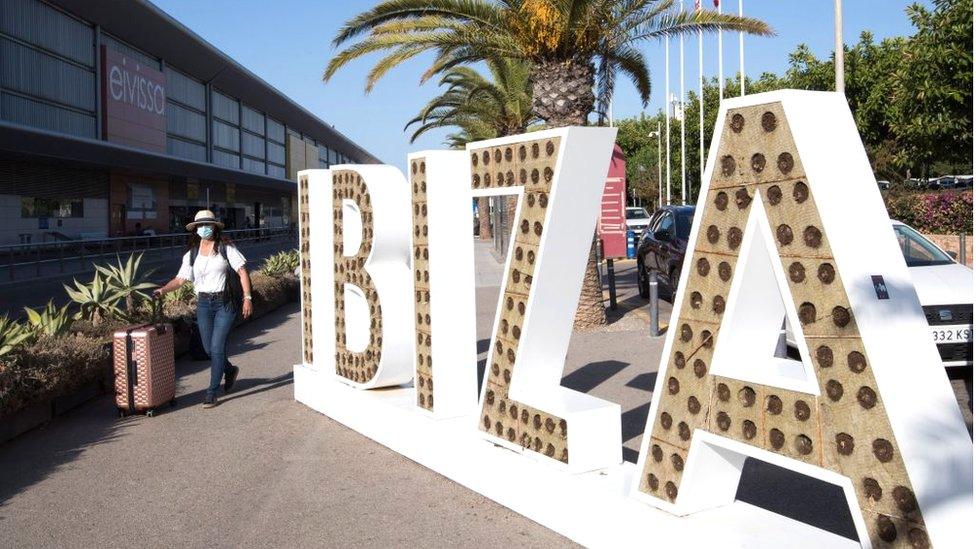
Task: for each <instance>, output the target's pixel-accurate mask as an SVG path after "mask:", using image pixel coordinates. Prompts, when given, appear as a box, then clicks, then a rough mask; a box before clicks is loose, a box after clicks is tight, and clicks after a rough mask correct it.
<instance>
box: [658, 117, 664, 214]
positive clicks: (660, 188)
mask: <svg viewBox="0 0 976 549" xmlns="http://www.w3.org/2000/svg"><path fill="white" fill-rule="evenodd" d="M663 205H664V187H663V186H662V185H661V123H660V122H658V123H657V207H658V208H660V207H661V206H663Z"/></svg>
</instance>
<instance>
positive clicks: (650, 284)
mask: <svg viewBox="0 0 976 549" xmlns="http://www.w3.org/2000/svg"><path fill="white" fill-rule="evenodd" d="M647 289H648V294H647V297H648V298H649V299H650V303H649V305H650V307H651V337H658V336H660V335H661V322H660V320H661V319H660V318H658V317H659V311H658V303H657V273H656V272H655V271H654V269H647Z"/></svg>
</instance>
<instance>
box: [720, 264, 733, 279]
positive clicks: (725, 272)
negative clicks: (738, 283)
mask: <svg viewBox="0 0 976 549" xmlns="http://www.w3.org/2000/svg"><path fill="white" fill-rule="evenodd" d="M718 277H719V278H721V279H722V282H728V281H729V279H730V278H732V266H731V265H729V264H728V262H725V261H723V262H721V263H719V264H718Z"/></svg>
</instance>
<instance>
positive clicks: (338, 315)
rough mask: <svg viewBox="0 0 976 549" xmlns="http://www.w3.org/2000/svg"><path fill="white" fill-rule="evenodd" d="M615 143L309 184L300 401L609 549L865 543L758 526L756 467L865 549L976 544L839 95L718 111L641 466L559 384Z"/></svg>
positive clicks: (946, 432)
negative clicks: (479, 323) (497, 206)
mask: <svg viewBox="0 0 976 549" xmlns="http://www.w3.org/2000/svg"><path fill="white" fill-rule="evenodd" d="M614 136H615V132H614V130H613V129H607V128H562V129H558V130H549V131H543V132H537V133H530V134H525V135H521V136H515V137H510V138H503V139H498V140H492V141H484V142H478V143H472V144H470V145H468V147H467V149H466V151H463V152H462V151H424V152H420V153H415V154H412V155H410V156H409V158H408V159H407V166H406V168H407V174H406V177H404V175H403V174H402V173H401V172H400V171H399V170H397V169H395V168H392V167H388V166H336V167H334V168H333V169H331V170H309V171H305V172H301V174H300V176H299V205H300V213H301V215H300V222H301V252H302V318H303V353H302V356H303V363H302V364H301V365H299V366H296V368H295V394H296V398H297V399H298V400H300V401H302V402H304V403H306V404H308V405H309V406H311V407H312V408H314V409H316V410H319V411H321V412H323V413H325V414H327V415H329V416H330V417H333V418H334V419H336V420H338V421H340V422H342V423H345V424H347V425H349V426H350V427H352V428H354V429H356V430H358V431H360V432H362V433H363V434H365V435H366V436H368V437H370V438H373V439H374V440H377V441H379V442H380V443H382V444H385V445H387V446H389V447H391V448H393V449H394V450H396V451H398V452H400V453H402V454H404V455H406V456H407V457H409V458H411V459H413V460H415V461H418V462H419V463H422V464H424V465H426V466H428V467H430V468H432V469H434V470H436V471H438V472H440V473H441V474H444V475H445V476H447V477H449V478H452V479H454V480H456V481H457V482H460V483H462V484H464V485H466V486H468V487H470V488H472V489H474V490H477V491H479V492H481V493H483V494H485V495H487V496H488V497H491V498H492V499H495V500H497V501H499V502H501V503H502V504H504V505H507V506H509V507H512V508H513V509H515V510H517V511H519V512H521V513H523V514H526V515H527V516H529V517H530V518H532V519H534V520H536V521H538V522H540V523H542V524H544V525H546V526H549V527H550V528H553V529H555V530H557V531H559V532H561V533H563V534H565V535H567V536H569V537H571V538H573V539H575V540H576V541H579V542H581V543H584V544H588V545H607V546H619V545H627V544H646V543H647V541H648V540H654V539H658V540H661V541H669V540H673V541H679V540H680V541H683V542H684V543H691V544H696V543H701V544H704V543H725V544H732V545H749V546H777V545H780V544H781V543H783V541H784V540H786V539H790V538H789V537H788V536H789V533H790V532H793V534H795V533H797V532H800V533H801V534H802V535H803V536H804V538H803V539H806V540H807V541H809V542H810V543H816V544H820V545H822V544H830V543H842V542H843V541H844V540H842V539H840V538H838V537H836V536H833V535H828V534H826V533H824V532H821V531H818V530H816V529H813V528H812V527H806V528H805V529H804V527H803V526H802V525H798V523H793V522H791V521H779V520H778V519H776V518H770V515H758V516H752V517H744V516H743V515H742V514H741V513H742V512H743V511H742V510H741V508H740V507H737V506H736V505H735V504H734V499H735V493H736V487H737V485H738V481H739V477H740V474H741V471H742V468H743V464H744V461H745V459H746V458H747V457H753V458H757V459H760V460H764V461H767V462H771V463H774V464H776V465H779V466H781V467H786V468H789V469H792V470H794V471H797V472H799V473H801V474H804V475H808V476H811V477H815V478H818V479H820V480H823V481H826V482H829V483H833V484H835V485H837V486H839V487H840V488H841V489H842V490H843V492H844V494H845V498H846V502H847V507H849V510H850V515H851V516H852V517H853V521H854V524H855V529H856V530H857V534H858V539H859V542H860V544H861V545H863V546H871V545H874V546H884V545H889V544H890V545H897V546H906V547H907V546H912V547H928V546H930V545H934V546H940V547H941V546H952V545H954V544H956V543H958V542H960V541H961V540H962V539H964V538H963V533H964V532H965V531H966V529H967V526H968V519H967V513H968V512H969V511H970V510H971V505H972V443H971V441H970V439H969V436H968V433H967V431H966V428H965V426H964V424H963V422H962V419H961V416H960V414H959V411H958V408H957V406H956V403H955V400H954V398H953V394H952V391H951V388H950V387H949V384H948V381H947V379H946V377H945V374H944V372H943V371H942V369H941V364H940V361H939V358H938V356H937V354H936V351H935V349H934V348H933V347H932V346H931V345H930V342H929V341H928V340H927V339H926V337H925V334H926V331H925V320H924V317H923V316H922V313H921V308H920V306H919V303H918V298H917V296H916V295H915V292H914V289H913V287H912V285H911V280H910V278H909V275H908V271H907V267H906V266H905V263H904V261H903V260H902V258H901V255H900V253H899V250H898V248H897V244H896V243H895V240H894V238H893V236H892V233H891V228H890V223H889V221H888V219H887V215H886V213H885V210H884V207H883V204H882V203H881V201H880V197H879V196H878V193H877V189H876V187H875V185H874V181H873V176H872V174H871V172H870V167H869V165H868V163H867V159H866V157H865V155H864V152H863V148H862V147H861V145H860V141H859V139H858V135H857V132H856V130H855V127H854V124H853V121H852V119H851V117H850V113H849V112H848V110H847V106H846V104H845V103H844V101H843V98H842V97H839V96H836V95H835V94H831V93H814V92H790V91H784V92H776V93H770V94H763V95H759V96H752V97H746V98H740V99H736V100H730V101H726V102H724V103H723V108H722V109H721V112H720V114H719V124H718V125H717V129H716V135H715V139H714V140H713V144H712V150H711V152H710V156H709V164H708V167H707V170H706V173H708V174H710V178H709V180H708V181H707V182H706V184H704V185H703V189H702V191H701V196H700V199H699V207H698V209H697V212H696V217H695V221H694V225H693V229H692V238H691V242H690V243H689V253H688V254H687V255H686V259H685V265H684V269H683V271H682V273H683V274H682V279H681V282H680V284H679V288H678V292H677V300H676V303H675V308H674V312H673V314H672V319H671V324H670V326H671V327H672V329H671V330H670V331H669V333H668V336H667V338H666V340H665V348H664V355H663V357H662V360H661V365H660V368H659V372H658V376H657V385H656V387H655V389H654V393H653V400H652V402H651V408H650V414H649V417H648V423H647V429H646V431H645V436H644V438H643V448H642V452H641V455H640V460H639V463H638V465H637V466H636V467H635V466H634V465H631V464H629V463H622V462H621V461H622V460H621V430H620V407H619V406H618V405H617V404H614V403H610V402H606V401H604V400H601V399H597V398H595V397H592V396H590V395H586V394H582V393H578V392H575V391H572V390H569V389H567V388H564V387H561V386H560V379H561V377H562V371H563V362H564V357H565V355H566V351H567V349H568V345H569V338H570V334H571V329H572V317H573V311H574V310H575V307H576V296H578V295H579V291H580V287H581V283H582V282H581V281H582V279H583V273H584V269H585V264H586V256H587V251H588V248H589V242H590V238H591V236H592V233H593V230H594V227H595V224H596V221H597V215H598V209H599V206H600V196H601V193H602V190H603V186H604V178H605V174H606V171H607V166H608V165H609V161H610V155H611V151H612V147H613V139H614ZM488 195H515V196H516V197H517V202H518V206H517V209H516V215H515V223H514V227H513V231H512V233H513V236H512V241H511V243H510V246H509V252H508V256H507V258H506V261H505V268H504V271H503V272H504V279H503V280H502V281H501V288H500V292H499V298H498V305H497V310H496V312H495V316H494V323H493V327H492V331H491V333H492V336H491V339H490V342H489V343H488V346H487V347H488V356H487V360H486V364H485V371H484V376H483V379H482V380H481V381H480V390H478V389H476V388H477V387H478V386H479V380H478V373H477V359H476V356H477V355H476V337H475V326H474V318H475V313H474V301H475V299H474V286H475V285H474V279H475V276H474V271H473V256H474V252H473V242H472V240H471V238H470V234H469V233H470V217H469V216H470V204H471V200H472V198H474V197H479V196H488ZM879 285H883V286H884V288H883V290H884V291H881V289H879ZM784 328H785V329H784ZM785 341H788V342H789V344H790V346H791V347H792V348H794V349H796V352H794V353H787V352H784V349H785V348H786V344H785ZM411 380H412V381H413V383H412V384H410V381H411ZM377 388H385V389H383V390H382V391H367V390H366V389H377ZM486 441H487V442H490V443H491V444H489V443H487V442H486ZM529 458H531V459H529ZM648 504H649V505H648ZM704 510H710V511H709V512H708V513H699V512H700V511H704ZM845 512H846V511H845ZM675 515H677V516H685V518H680V519H679V518H676V517H675ZM773 517H775V515H774V516H773ZM752 520H760V521H762V522H761V524H760V525H759V526H758V527H757V525H756V524H751V526H750V527H749V528H744V527H742V526H741V525H742V524H743V522H744V521H745V522H750V521H752Z"/></svg>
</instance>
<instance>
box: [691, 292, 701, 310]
mask: <svg viewBox="0 0 976 549" xmlns="http://www.w3.org/2000/svg"><path fill="white" fill-rule="evenodd" d="M701 304H702V295H701V294H700V293H698V292H691V308H692V309H701Z"/></svg>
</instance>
